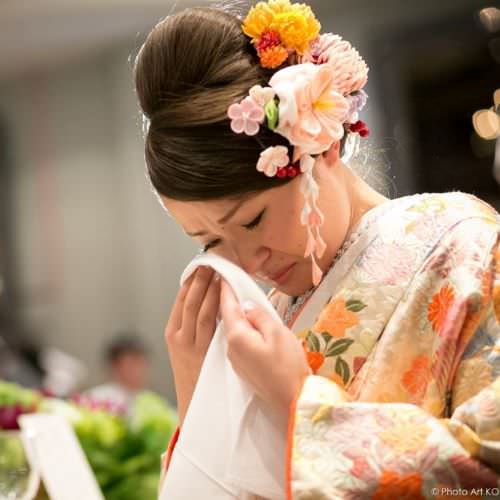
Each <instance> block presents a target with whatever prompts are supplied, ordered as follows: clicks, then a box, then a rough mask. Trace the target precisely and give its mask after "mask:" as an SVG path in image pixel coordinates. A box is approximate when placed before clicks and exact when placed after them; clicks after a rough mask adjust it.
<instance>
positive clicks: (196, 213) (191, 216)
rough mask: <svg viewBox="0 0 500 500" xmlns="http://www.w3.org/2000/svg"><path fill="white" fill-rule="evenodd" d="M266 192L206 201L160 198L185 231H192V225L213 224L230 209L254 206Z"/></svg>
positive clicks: (262, 198)
mask: <svg viewBox="0 0 500 500" xmlns="http://www.w3.org/2000/svg"><path fill="white" fill-rule="evenodd" d="M266 193H267V191H263V192H261V193H253V194H251V195H245V196H241V197H238V198H222V199H218V200H208V201H179V200H172V199H171V198H166V197H164V196H162V197H161V201H162V204H163V206H164V207H165V209H166V210H167V211H168V212H169V213H170V214H171V215H172V216H173V217H174V218H175V219H176V220H177V221H178V222H180V223H181V224H182V225H183V226H184V227H185V229H188V230H189V229H192V226H193V225H194V224H198V225H199V224H200V223H203V222H206V221H210V222H215V221H217V220H219V219H221V218H222V217H224V216H225V215H226V214H227V213H228V212H229V211H230V210H231V209H232V208H234V207H235V206H237V205H239V204H240V203H241V204H242V205H241V210H245V208H246V207H252V206H256V205H257V204H258V203H260V202H261V201H263V200H265V199H266Z"/></svg>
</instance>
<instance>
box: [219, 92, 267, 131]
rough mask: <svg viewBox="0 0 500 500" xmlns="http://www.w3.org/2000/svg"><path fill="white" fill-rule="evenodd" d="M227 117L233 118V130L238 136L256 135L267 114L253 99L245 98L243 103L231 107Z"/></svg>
mask: <svg viewBox="0 0 500 500" xmlns="http://www.w3.org/2000/svg"><path fill="white" fill-rule="evenodd" d="M227 116H228V117H229V118H231V130H232V131H233V132H236V133H237V134H241V133H245V134H246V135H255V134H257V133H258V132H259V128H260V124H261V123H262V122H263V121H264V117H265V113H264V110H263V109H262V106H259V105H258V104H257V103H256V102H255V101H254V100H253V99H252V98H251V97H245V99H243V101H241V103H239V104H238V103H234V104H231V106H229V109H228V110H227Z"/></svg>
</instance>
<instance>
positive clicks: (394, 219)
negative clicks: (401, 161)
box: [166, 193, 500, 500]
mask: <svg viewBox="0 0 500 500" xmlns="http://www.w3.org/2000/svg"><path fill="white" fill-rule="evenodd" d="M499 230H500V218H499V215H498V214H497V213H496V212H495V211H494V210H493V209H492V208H491V207H490V206H489V205H487V204H485V203H484V202H482V201H480V200H478V199H477V198H474V197H473V196H470V195H465V194H462V193H446V194H422V195H415V196H411V197H405V198H400V199H396V200H392V201H389V202H387V203H384V204H382V205H379V206H378V207H376V208H374V209H372V210H370V211H369V212H368V213H367V214H365V215H364V216H363V217H362V218H361V220H360V221H359V222H358V223H357V225H356V227H355V228H353V231H352V233H351V234H350V236H349V238H348V240H347V242H346V243H345V244H344V248H343V249H342V256H341V257H340V258H339V259H338V260H337V262H336V263H335V265H334V266H333V267H332V269H331V270H330V271H329V272H328V274H327V275H326V276H325V279H324V280H323V282H322V283H321V284H320V286H319V287H318V289H317V290H316V291H315V292H314V293H313V294H312V296H311V297H310V298H309V300H308V301H307V302H306V303H305V304H304V305H303V306H302V309H300V310H299V311H298V312H297V314H296V317H295V318H292V321H291V324H290V325H289V326H290V328H291V329H292V331H294V332H295V333H296V335H298V336H299V337H300V338H301V339H303V344H304V348H305V350H306V354H307V358H308V361H309V365H310V367H311V369H312V372H313V373H314V375H311V376H309V377H308V378H307V379H306V381H305V383H304V385H303V387H302V388H301V391H300V394H298V395H297V399H296V401H295V402H294V404H293V405H292V408H291V409H290V418H289V433H288V450H287V457H286V477H287V481H286V483H287V498H289V499H292V498H293V499H304V500H305V499H310V500H312V499H363V498H373V499H380V500H382V499H401V498H405V499H425V498H443V499H444V498H498V497H500V489H499V488H500V475H499V474H498V473H497V471H498V472H500V377H499V374H500V325H499V322H498V318H500V249H499V242H498V236H499ZM271 300H272V301H273V303H274V304H275V307H276V309H277V310H278V312H279V313H280V314H282V315H284V313H285V310H286V308H287V306H288V305H289V301H290V300H291V298H290V297H286V296H283V295H280V294H279V293H276V294H272V296H271ZM174 445H175V438H174V440H173V441H172V443H171V446H170V453H171V450H172V448H173V446H174ZM168 456H169V453H168V454H167V459H166V463H168Z"/></svg>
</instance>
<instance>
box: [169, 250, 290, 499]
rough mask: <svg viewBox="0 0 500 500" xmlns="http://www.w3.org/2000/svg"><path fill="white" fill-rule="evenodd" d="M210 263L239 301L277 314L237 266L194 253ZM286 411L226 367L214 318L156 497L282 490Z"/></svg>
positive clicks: (269, 494) (274, 495) (267, 494)
mask: <svg viewBox="0 0 500 500" xmlns="http://www.w3.org/2000/svg"><path fill="white" fill-rule="evenodd" d="M201 265H204V266H209V267H212V268H214V269H215V270H216V271H217V272H218V273H219V274H220V275H221V276H222V277H223V278H224V279H225V280H226V281H227V282H228V283H229V284H230V285H231V287H232V288H233V290H234V292H235V295H236V297H237V298H238V300H239V301H240V303H243V302H244V301H247V300H250V301H252V302H254V303H256V304H260V305H262V306H263V307H265V308H266V309H267V310H268V311H269V313H270V314H271V315H272V316H273V317H275V318H276V320H277V321H281V319H280V318H279V316H278V314H277V313H276V311H275V310H274V308H273V306H272V305H271V303H270V302H269V301H268V300H267V297H266V296H265V294H264V292H263V291H262V290H261V289H260V288H259V287H258V286H257V284H256V283H255V282H254V281H253V280H252V279H251V278H250V277H249V276H248V275H247V274H246V273H245V272H244V271H243V270H242V269H240V268H239V267H237V266H235V265H234V264H232V263H230V262H229V261H227V260H225V259H223V258H221V257H217V256H215V255H203V256H201V257H197V258H196V259H194V260H193V261H192V262H191V263H190V264H189V265H188V266H187V268H186V269H185V271H184V273H183V275H182V277H181V283H183V282H184V281H185V280H186V279H187V278H188V277H189V276H190V275H191V274H192V273H193V271H194V270H195V269H196V268H197V267H198V266H201ZM286 431H287V421H286V416H284V415H281V414H278V413H276V412H275V411H274V410H273V409H271V408H269V406H267V405H265V404H264V403H263V402H262V401H261V400H260V399H259V398H258V397H257V396H256V395H255V393H254V392H253V391H252V389H251V388H250V387H249V386H248V385H247V384H245V383H244V382H243V381H242V380H241V379H240V378H239V377H238V376H237V375H236V374H235V373H234V371H233V369H232V367H231V364H230V362H229V361H228V359H227V357H226V338H225V334H224V324H223V323H219V325H218V327H217V330H216V332H215V335H214V337H213V340H212V342H211V344H210V347H209V349H208V352H207V355H206V357H205V361H204V363H203V366H202V369H201V372H200V376H199V379H198V383H197V385H196V388H195V391H194V394H193V398H192V400H191V404H190V406H189V409H188V411H187V414H186V417H185V419H184V423H183V426H182V429H181V432H180V436H179V440H178V442H177V444H176V447H175V449H174V452H173V454H172V459H171V462H170V466H169V469H168V471H167V474H166V477H165V480H164V482H163V486H162V491H161V495H160V498H161V500H167V499H168V500H191V499H195V498H206V499H211V498H214V499H221V500H222V499H239V500H242V499H245V500H247V499H250V498H256V497H262V498H266V499H270V500H281V499H283V498H285V451H286Z"/></svg>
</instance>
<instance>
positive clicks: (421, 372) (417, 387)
mask: <svg viewBox="0 0 500 500" xmlns="http://www.w3.org/2000/svg"><path fill="white" fill-rule="evenodd" d="M430 380H431V360H430V358H429V356H417V357H416V358H415V359H414V360H413V363H412V364H411V368H410V369H409V370H408V371H406V372H405V373H404V374H403V378H402V383H403V387H404V388H405V389H406V390H407V391H408V392H409V393H410V394H412V395H413V396H417V397H422V396H423V395H424V393H425V389H426V388H427V384H428V383H429V381H430Z"/></svg>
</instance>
